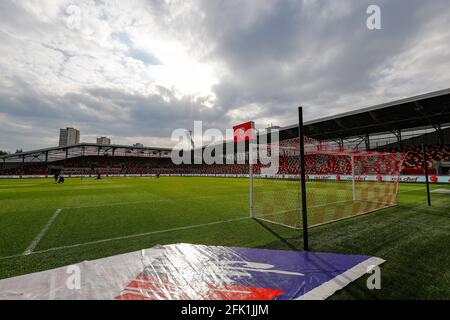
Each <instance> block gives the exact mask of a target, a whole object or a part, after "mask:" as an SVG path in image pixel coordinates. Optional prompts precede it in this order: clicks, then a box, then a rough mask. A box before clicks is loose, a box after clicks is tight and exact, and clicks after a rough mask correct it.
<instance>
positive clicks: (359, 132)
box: [280, 88, 450, 140]
mask: <svg viewBox="0 0 450 320" xmlns="http://www.w3.org/2000/svg"><path fill="white" fill-rule="evenodd" d="M446 124H450V88H449V89H444V90H440V91H435V92H431V93H427V94H422V95H419V96H415V97H411V98H406V99H402V100H397V101H393V102H388V103H383V104H380V105H376V106H372V107H368V108H363V109H359V110H356V111H351V112H346V113H342V114H338V115H334V116H330V117H325V118H321V119H317V120H313V121H308V122H305V124H304V126H305V134H306V135H307V136H309V137H311V138H314V139H317V140H334V139H344V138H351V137H358V136H365V135H372V134H384V133H393V132H397V131H398V130H411V129H414V128H426V127H428V128H429V127H434V128H438V127H439V126H440V125H446ZM280 135H281V136H280V138H281V139H287V138H290V137H297V136H298V124H295V125H292V126H288V127H284V128H281V129H280Z"/></svg>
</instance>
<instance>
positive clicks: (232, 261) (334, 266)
mask: <svg viewBox="0 0 450 320" xmlns="http://www.w3.org/2000/svg"><path fill="white" fill-rule="evenodd" d="M383 262H384V260H382V259H380V258H375V257H367V256H358V255H342V254H334V253H315V252H297V251H284V250H267V249H248V248H232V247H213V246H204V245H191V244H175V245H166V246H157V247H154V248H151V249H147V250H141V251H137V252H132V253H127V254H122V255H118V256H114V257H109V258H104V259H99V260H94V261H85V262H82V263H79V264H76V265H72V266H67V267H62V268H58V269H53V270H49V271H44V272H39V273H33V274H29V275H24V276H19V277H15V278H10V279H6V280H1V281H0V299H44V300H48V299H70V300H78V299H106V300H111V299H116V300H136V299H139V300H166V299H172V300H188V299H195V300H204V299H213V300H230V299H233V300H271V299H276V300H292V299H326V298H327V297H329V296H330V295H332V294H333V293H334V292H336V291H337V290H340V289H342V288H343V287H345V286H346V285H347V284H349V283H350V282H352V281H354V280H356V279H358V278H359V277H361V276H363V275H364V274H366V273H367V272H368V270H370V269H371V268H373V267H375V266H378V265H380V264H381V263H383Z"/></svg>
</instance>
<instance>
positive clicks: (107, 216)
mask: <svg viewBox="0 0 450 320" xmlns="http://www.w3.org/2000/svg"><path fill="white" fill-rule="evenodd" d="M308 187H310V188H314V184H313V183H309V184H308ZM438 188H439V189H443V188H447V189H450V186H442V185H440V186H438V185H433V186H432V189H438ZM425 200H426V195H425V186H424V185H418V184H402V185H401V186H400V193H399V203H400V205H399V206H397V207H394V208H389V209H384V210H381V211H377V212H374V213H371V214H368V215H364V216H360V217H356V218H353V219H347V220H342V221H339V222H335V223H331V224H327V225H323V226H318V227H315V228H312V229H311V230H310V245H311V249H312V250H313V251H323V252H336V253H347V254H362V255H371V256H377V257H380V258H383V259H385V260H387V262H386V263H385V264H384V265H383V266H382V268H381V272H382V274H381V275H382V278H381V280H382V289H381V290H373V291H370V290H368V289H367V288H366V285H365V283H366V279H367V277H363V278H361V279H359V280H358V281H356V282H355V283H353V284H351V285H349V286H347V287H346V288H345V289H343V290H341V291H340V292H338V293H337V294H336V295H334V296H333V297H332V298H333V299H449V298H450V268H449V266H450V195H448V194H447V195H445V194H432V201H433V206H432V207H431V208H428V207H427V206H426V205H425V203H426V201H425ZM248 203H249V199H248V180H247V179H231V178H194V177H162V178H160V179H155V178H105V179H103V180H94V179H90V178H89V179H87V178H85V179H80V178H72V179H66V183H65V184H64V185H55V184H54V183H53V181H52V180H51V179H33V180H0V230H1V232H0V279H1V278H8V277H13V276H17V275H21V274H26V273H31V272H37V271H42V270H47V269H51V268H56V267H60V266H64V265H68V264H73V263H77V262H80V261H83V260H92V259H98V258H102V257H106V256H112V255H117V254H121V253H125V252H131V251H136V250H139V249H144V248H150V247H153V246H154V245H156V244H170V243H180V242H186V243H196V244H208V245H225V246H240V247H255V248H270V249H282V250H283V249H284V250H293V249H299V250H301V248H302V242H301V231H296V230H292V229H288V228H285V227H282V226H277V225H273V224H267V223H264V222H258V221H255V220H253V219H249V218H248ZM49 221H51V223H49ZM40 235H41V237H40ZM37 238H39V241H36V239H37ZM27 249H28V251H29V252H30V251H31V254H24V253H26V251H27Z"/></svg>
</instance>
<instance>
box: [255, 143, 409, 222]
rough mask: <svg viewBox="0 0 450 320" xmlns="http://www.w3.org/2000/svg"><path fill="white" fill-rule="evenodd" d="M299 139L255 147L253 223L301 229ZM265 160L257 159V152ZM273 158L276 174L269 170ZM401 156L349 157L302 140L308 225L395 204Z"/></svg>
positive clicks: (361, 154)
mask: <svg viewBox="0 0 450 320" xmlns="http://www.w3.org/2000/svg"><path fill="white" fill-rule="evenodd" d="M298 145H299V140H298V138H297V139H293V140H289V141H285V142H282V143H280V145H279V146H276V147H275V146H272V145H262V146H259V149H260V152H258V160H257V162H256V163H255V164H253V165H252V166H251V169H250V175H251V179H250V184H251V186H250V193H251V197H250V199H251V200H250V214H251V216H252V217H253V218H256V219H260V220H264V221H267V222H271V223H275V224H279V225H283V226H286V227H290V228H296V229H301V228H302V212H301V210H302V209H301V208H302V199H301V189H300V152H299V150H300V148H299V146H298ZM262 149H266V151H264V153H265V156H262V153H261V150H262ZM276 155H278V157H277V158H278V165H277V166H275V167H277V170H273V169H271V170H269V167H270V166H272V167H273V162H272V163H270V164H267V161H266V160H267V159H264V157H266V158H269V157H272V159H274V158H276ZM403 160H404V154H402V153H382V152H349V151H345V150H343V149H342V148H341V149H337V148H331V147H328V146H325V145H323V144H321V143H319V142H317V141H314V140H311V139H305V174H306V181H307V182H306V190H307V192H306V199H307V217H308V225H309V226H317V225H321V224H325V223H329V222H332V221H337V220H341V219H345V218H350V217H354V216H359V215H362V214H366V213H369V212H373V211H376V210H380V209H383V208H388V207H391V206H395V205H397V195H398V183H399V175H400V170H401V167H402V163H403Z"/></svg>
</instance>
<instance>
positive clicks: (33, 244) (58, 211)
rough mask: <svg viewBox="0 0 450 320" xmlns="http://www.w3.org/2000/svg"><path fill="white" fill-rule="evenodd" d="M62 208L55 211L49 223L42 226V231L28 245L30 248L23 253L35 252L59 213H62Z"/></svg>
mask: <svg viewBox="0 0 450 320" xmlns="http://www.w3.org/2000/svg"><path fill="white" fill-rule="evenodd" d="M61 211H62V209H58V210H56V211H55V213H54V214H53V216H52V217H51V218H50V220H48V222H47V224H46V225H45V226H44V228H42V230H41V232H39V234H38V235H37V236H36V238H34V240H33V242H31V244H30V245H29V246H28V248H27V249H26V250H25V251H24V253H23V255H24V256H27V255H29V254H31V253H32V252H33V250H34V249H35V248H36V246H37V245H38V244H39V242H40V241H41V240H42V238H43V237H44V236H45V234H46V233H47V231H48V229H49V228H50V226H51V225H52V223H53V221H55V219H56V218H57V217H58V215H59V214H60V213H61Z"/></svg>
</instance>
